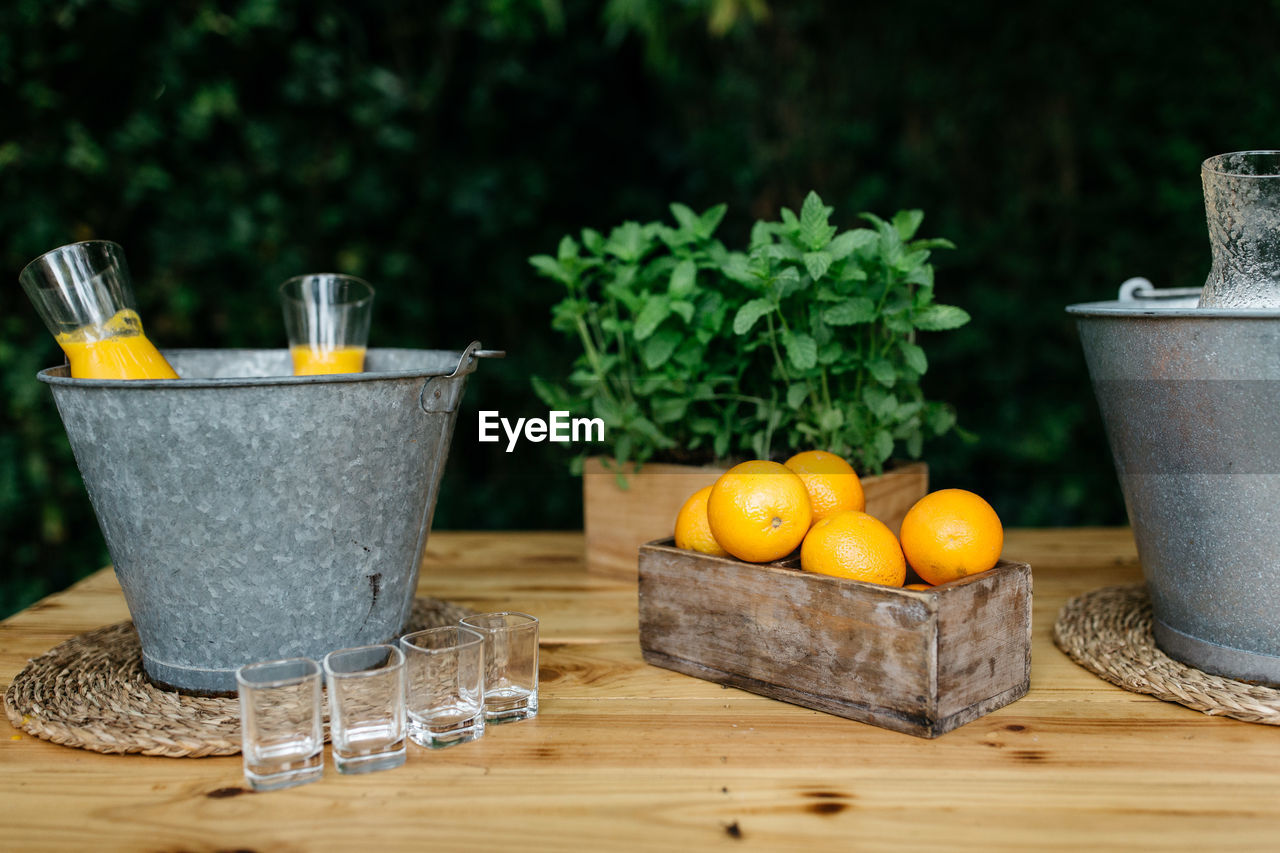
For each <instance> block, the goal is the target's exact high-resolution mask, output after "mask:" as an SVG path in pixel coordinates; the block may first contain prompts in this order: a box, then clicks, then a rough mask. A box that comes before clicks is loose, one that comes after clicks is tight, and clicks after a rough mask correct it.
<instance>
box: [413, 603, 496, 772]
mask: <svg viewBox="0 0 1280 853" xmlns="http://www.w3.org/2000/svg"><path fill="white" fill-rule="evenodd" d="M400 648H401V650H403V651H404V656H405V666H406V674H407V677H408V689H407V691H406V696H407V700H406V704H407V706H408V711H409V739H410V740H412V741H413V742H414V743H416V744H418V745H420V746H425V747H429V748H431V749H440V748H443V747H447V746H456V745H457V744H460V743H467V742H468V741H473V740H476V739H478V738H480V737H481V736H483V735H484V637H483V636H481V635H480V634H478V633H477V632H475V631H473V630H471V629H470V628H466V627H463V626H461V625H446V626H444V627H441V628H428V629H427V630H425V631H415V632H414V633H412V634H405V635H404V636H403V637H401V638H400Z"/></svg>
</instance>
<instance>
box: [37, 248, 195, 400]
mask: <svg viewBox="0 0 1280 853" xmlns="http://www.w3.org/2000/svg"><path fill="white" fill-rule="evenodd" d="M18 281H19V283H20V284H21V285H22V289H23V290H24V291H25V292H26V294H27V298H29V299H30V300H31V304H32V305H33V306H35V309H36V313H38V314H39V315H40V319H41V320H43V321H44V324H45V326H46V327H48V329H49V333H50V334H52V335H53V337H54V340H56V341H57V342H58V346H60V347H62V351H63V352H64V353H66V356H67V362H68V363H69V364H70V365H71V375H72V376H73V377H75V378H76V379H177V378H178V374H177V373H176V372H175V371H174V369H173V367H172V366H170V364H169V362H168V361H167V360H166V359H165V358H164V356H162V355H161V354H160V351H159V350H158V349H156V347H155V345H154V344H153V343H151V341H150V340H148V339H147V336H146V335H145V334H144V333H143V330H142V319H141V318H140V317H139V316H138V305H137V303H136V302H135V301H134V298H133V282H132V280H131V279H130V277H129V265H128V264H127V263H125V259H124V249H122V248H121V247H120V245H119V244H118V243H112V242H110V241H109V240H91V241H88V242H85V243H72V244H71V245H69V246H62V247H60V248H57V249H54V250H53V251H51V252H45V253H44V254H43V255H41V256H40V257H38V258H36V259H35V260H34V261H32V262H31V263H29V264H27V265H26V267H24V268H23V270H22V272H21V273H20V274H19V275H18Z"/></svg>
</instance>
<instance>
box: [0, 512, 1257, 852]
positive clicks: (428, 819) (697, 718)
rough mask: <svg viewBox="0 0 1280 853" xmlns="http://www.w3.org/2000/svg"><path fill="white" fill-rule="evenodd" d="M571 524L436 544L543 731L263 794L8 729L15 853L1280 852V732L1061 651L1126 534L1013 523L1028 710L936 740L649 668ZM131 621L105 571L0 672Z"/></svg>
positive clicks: (1111, 572)
mask: <svg viewBox="0 0 1280 853" xmlns="http://www.w3.org/2000/svg"><path fill="white" fill-rule="evenodd" d="M582 549H583V538H582V535H581V534H580V533H564V534H560V533H536V534H512V533H437V534H434V535H433V537H432V540H431V543H430V547H429V554H428V558H427V562H426V565H425V567H424V572H423V576H422V580H421V590H422V592H423V593H424V594H431V595H436V596H441V597H444V598H448V599H451V600H454V601H458V602H460V603H463V604H467V605H470V606H473V607H477V608H481V609H486V610H487V609H505V608H512V609H517V610H524V611H527V612H530V613H533V614H535V615H537V616H539V617H540V618H541V619H542V622H543V630H542V697H541V701H542V704H541V714H540V716H539V717H538V718H537V719H536V720H532V721H529V722H524V723H517V724H514V725H508V726H501V727H495V728H493V729H492V730H491V731H490V732H488V733H487V734H486V735H485V737H484V738H483V739H482V740H481V741H478V742H476V743H473V744H467V745H464V746H460V747H456V748H453V749H448V750H443V751H435V752H428V751H426V750H422V749H418V748H416V747H413V746H411V747H410V750H411V754H410V755H409V761H408V763H407V764H406V765H405V766H404V767H402V768H400V769H397V770H392V771H387V772H383V773H375V774H370V775H367V776H351V777H344V776H340V775H339V774H338V773H337V772H336V771H335V770H334V769H333V767H332V763H331V762H330V764H329V766H328V767H327V768H326V771H325V778H324V779H323V780H322V781H320V782H318V783H316V784H312V785H307V786H305V787H301V788H296V789H292V790H286V791H279V792H273V793H265V794H252V793H247V792H246V791H245V788H244V780H243V776H242V775H241V766H240V760H239V758H238V757H237V758H206V759H164V758H145V757H139V756H105V755H98V754H94V753H89V752H84V751H80V750H74V749H68V748H65V747H59V746H55V745H53V744H50V743H46V742H43V741H40V740H37V739H34V738H31V737H29V736H27V735H26V734H24V733H22V732H18V731H15V730H14V729H12V728H11V727H9V726H8V724H7V723H4V722H0V735H2V736H0V792H2V798H0V803H3V808H4V812H3V814H4V817H3V820H0V850H6V851H7V850H14V851H27V850H89V849H92V850H143V851H214V850H254V851H269V850H286V851H294V850H364V849H375V850H378V851H379V853H385V852H386V851H396V850H468V851H486V850H497V849H520V850H610V849H648V850H681V851H683V850H695V849H727V850H732V849H740V850H793V849H807V850H827V849H829V850H852V849H859V850H865V849H891V850H921V849H937V850H972V851H985V850H996V849H1001V850H1041V849H1049V850H1080V849H1093V850H1149V849H1163V850H1197V851H1203V850H1232V851H1235V850H1274V849H1275V848H1276V844H1277V842H1276V839H1277V838H1278V837H1280V772H1278V771H1277V768H1280V729H1276V728H1270V727H1265V726H1258V725H1251V724H1248V723H1240V722H1234V721H1231V720H1224V719H1219V718H1212V717H1207V716H1205V715H1203V714H1199V713H1197V712H1194V711H1190V710H1187V709H1185V708H1182V707H1181V706H1178V705H1173V704H1167V703H1163V702H1160V701H1158V700H1155V699H1152V698H1151V697H1148V696H1142V695H1138V694H1133V693H1127V692H1125V691H1123V690H1121V689H1119V688H1117V687H1113V686H1111V685H1108V684H1106V683H1104V682H1102V681H1100V680H1099V679H1097V678H1095V677H1094V676H1092V675H1090V674H1089V673H1087V672H1085V671H1084V670H1082V669H1080V668H1079V667H1077V666H1075V665H1074V664H1072V663H1071V662H1070V661H1069V660H1068V659H1067V658H1066V657H1065V656H1064V655H1063V654H1061V653H1060V652H1059V651H1058V650H1057V649H1055V648H1054V647H1053V645H1052V643H1051V641H1050V639H1049V631H1050V627H1051V625H1052V623H1053V618H1054V615H1055V614H1056V612H1057V609H1058V607H1059V606H1060V605H1061V604H1062V602H1063V601H1064V600H1065V599H1066V598H1067V597H1068V596H1070V595H1074V594H1076V593H1080V592H1084V591H1086V590H1090V589H1094V588H1096V587H1099V586H1104V585H1108V584H1113V583H1121V582H1128V581H1133V580H1136V579H1138V577H1139V572H1138V569H1137V562H1136V555H1135V551H1134V547H1133V543H1132V538H1131V536H1130V534H1129V533H1128V531H1125V530H1088V529H1080V530H1042V531H1019V530H1013V531H1009V535H1008V537H1007V540H1006V548H1005V556H1006V557H1008V558H1010V559H1015V560H1022V561H1025V562H1028V563H1030V564H1031V566H1032V569H1033V575H1034V585H1035V599H1034V607H1035V615H1034V619H1035V633H1034V647H1033V651H1032V661H1033V663H1032V679H1031V690H1030V692H1029V693H1028V694H1027V696H1026V697H1024V698H1023V699H1021V700H1019V701H1017V702H1014V703H1013V704H1011V705H1008V706H1006V707H1004V708H1001V709H999V710H997V711H995V712H993V713H992V714H990V715H988V716H986V717H983V718H981V719H979V720H976V721H974V722H972V723H970V724H969V725H966V726H964V727H963V728H960V729H957V730H956V731H953V732H950V733H948V734H946V735H943V736H942V737H940V738H938V739H936V740H921V739H919V738H914V737H910V736H908V735H904V734H898V733H895V732H891V731H886V730H884V729H880V728H876V727H874V726H869V725H865V724H861V723H857V722H852V721H850V720H846V719H842V718H839V717H835V716H831V715H828V714H823V713H820V712H817V711H810V710H807V709H804V708H799V707H796V706H793V705H788V704H785V703H782V702H776V701H773V700H770V699H766V698H764V697H761V696H756V695H752V694H749V693H744V692H741V691H738V690H734V689H729V688H722V687H720V686H718V685H715V684H710V683H708V682H705V681H700V680H698V679H695V678H689V677H687V676H683V675H679V674H677V673H673V672H669V671H667V670H664V669H659V668H655V667H651V666H648V665H646V664H645V663H644V662H643V660H642V659H641V655H640V647H639V645H638V643H637V640H636V625H637V621H636V620H637V610H636V589H635V584H634V583H630V584H628V583H624V582H618V581H612V580H608V579H605V578H601V577H599V576H595V575H589V574H588V573H587V572H586V571H585V569H584V565H583V560H582ZM126 617H127V612H126V609H125V605H124V600H123V598H122V597H121V595H120V591H119V588H118V586H117V585H116V583H115V580H114V578H113V577H112V575H111V573H110V572H101V573H98V574H96V575H94V576H93V577H91V578H89V579H87V580H85V581H83V582H81V583H80V584H78V585H77V586H75V587H73V588H72V589H70V590H68V591H66V592H64V593H60V594H58V595H54V596H51V597H50V598H48V599H45V600H44V601H42V602H40V603H38V604H36V605H34V606H33V607H31V608H30V609H28V610H27V611H25V612H23V613H20V614H17V615H15V616H14V617H12V618H10V619H8V620H6V621H5V622H4V623H0V681H2V682H3V683H4V685H5V686H7V684H8V682H9V681H10V680H11V679H12V677H13V675H14V674H16V673H17V672H18V671H19V670H20V669H21V667H22V666H23V665H24V663H25V661H26V660H27V658H29V657H32V656H35V655H39V654H41V653H42V652H44V651H45V650H46V649H48V648H50V647H51V646H53V645H55V644H57V643H59V642H61V641H62V640H65V639H66V638H68V637H70V636H72V635H74V634H76V633H78V632H81V631H84V630H88V629H90V628H94V627H98V626H100V625H104V624H107V623H110V622H113V621H116V620H119V619H123V618H126Z"/></svg>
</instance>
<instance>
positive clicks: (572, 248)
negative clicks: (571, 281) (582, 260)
mask: <svg viewBox="0 0 1280 853" xmlns="http://www.w3.org/2000/svg"><path fill="white" fill-rule="evenodd" d="M576 257H578V242H577V241H576V240H574V239H573V238H572V237H570V236H569V235H568V234H566V235H565V236H563V237H561V238H560V247H559V248H558V249H557V250H556V258H557V259H558V260H559V261H560V262H561V263H564V262H565V261H567V260H570V259H572V258H576Z"/></svg>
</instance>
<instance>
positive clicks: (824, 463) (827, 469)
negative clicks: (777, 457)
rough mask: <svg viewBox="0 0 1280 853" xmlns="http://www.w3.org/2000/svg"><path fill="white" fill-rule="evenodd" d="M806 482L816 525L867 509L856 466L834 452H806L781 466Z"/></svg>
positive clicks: (805, 485) (798, 454)
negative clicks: (828, 519)
mask: <svg viewBox="0 0 1280 853" xmlns="http://www.w3.org/2000/svg"><path fill="white" fill-rule="evenodd" d="M782 464H784V465H786V466H787V467H788V468H790V469H791V470H792V471H795V472H796V475H797V476H799V477H800V479H801V480H804V487H805V488H806V489H808V490H809V504H810V506H812V507H813V520H814V522H815V523H816V522H819V521H822V519H824V518H827V517H828V516H832V515H835V514H836V513H837V512H844V511H845V510H849V509H855V510H857V511H858V512H862V511H863V510H864V509H866V508H867V499H866V497H865V496H864V495H863V494H862V481H861V480H859V479H858V474H857V472H855V471H854V470H853V466H852V465H850V464H849V463H848V462H845V461H844V460H843V459H841V458H840V457H839V456H836V455H835V454H834V453H828V452H827V451H825V450H806V451H805V452H804V453H797V454H796V455H795V456H792V457H791V458H790V459H788V460H787V461H786V462H784V463H782Z"/></svg>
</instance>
